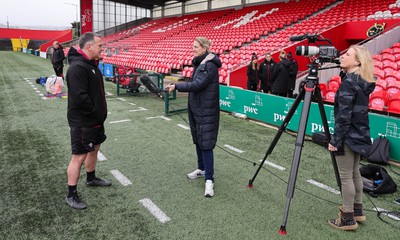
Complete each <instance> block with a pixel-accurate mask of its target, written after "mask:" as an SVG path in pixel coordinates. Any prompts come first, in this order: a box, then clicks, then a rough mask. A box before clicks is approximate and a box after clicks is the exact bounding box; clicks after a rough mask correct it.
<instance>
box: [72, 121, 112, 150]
mask: <svg viewBox="0 0 400 240" xmlns="http://www.w3.org/2000/svg"><path fill="white" fill-rule="evenodd" d="M70 133H71V149H72V154H74V155H78V154H84V153H88V152H93V151H94V150H95V146H96V145H99V144H101V143H103V142H104V141H105V140H106V138H107V136H106V135H105V134H104V126H98V127H97V126H96V127H70Z"/></svg>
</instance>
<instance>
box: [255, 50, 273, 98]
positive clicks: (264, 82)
mask: <svg viewBox="0 0 400 240" xmlns="http://www.w3.org/2000/svg"><path fill="white" fill-rule="evenodd" d="M275 66H276V62H275V61H274V59H273V58H272V56H271V54H269V53H267V54H265V60H264V61H263V62H262V63H261V64H260V69H259V74H258V75H259V77H260V80H261V90H262V91H263V92H264V93H271V88H272V84H273V83H274V79H273V78H272V75H273V72H274V69H275Z"/></svg>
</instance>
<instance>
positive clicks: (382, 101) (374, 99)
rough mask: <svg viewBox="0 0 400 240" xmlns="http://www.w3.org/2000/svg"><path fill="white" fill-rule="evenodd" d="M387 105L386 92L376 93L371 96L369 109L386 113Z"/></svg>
mask: <svg viewBox="0 0 400 240" xmlns="http://www.w3.org/2000/svg"><path fill="white" fill-rule="evenodd" d="M386 104H387V94H386V91H374V92H373V93H372V94H371V98H370V101H369V108H370V109H372V110H377V111H384V110H385V107H386Z"/></svg>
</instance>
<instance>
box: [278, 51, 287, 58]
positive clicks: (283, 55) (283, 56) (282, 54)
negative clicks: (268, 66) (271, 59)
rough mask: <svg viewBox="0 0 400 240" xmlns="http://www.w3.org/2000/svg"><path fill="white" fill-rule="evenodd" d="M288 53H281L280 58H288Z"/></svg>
mask: <svg viewBox="0 0 400 240" xmlns="http://www.w3.org/2000/svg"><path fill="white" fill-rule="evenodd" d="M286 56H287V55H286V52H285V51H284V50H282V51H281V53H280V54H279V58H286Z"/></svg>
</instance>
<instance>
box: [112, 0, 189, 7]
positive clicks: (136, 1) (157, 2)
mask: <svg viewBox="0 0 400 240" xmlns="http://www.w3.org/2000/svg"><path fill="white" fill-rule="evenodd" d="M176 1H177V2H186V0H176ZM114 2H117V3H124V4H127V5H131V6H136V7H141V8H146V9H153V8H154V7H155V6H165V3H166V2H171V0H166V1H164V0H114Z"/></svg>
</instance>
